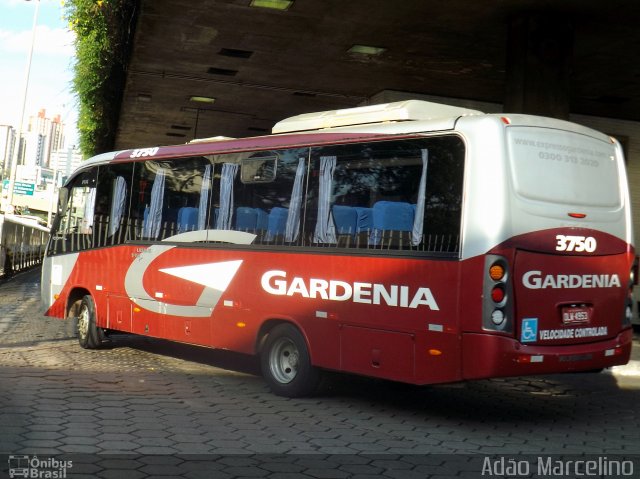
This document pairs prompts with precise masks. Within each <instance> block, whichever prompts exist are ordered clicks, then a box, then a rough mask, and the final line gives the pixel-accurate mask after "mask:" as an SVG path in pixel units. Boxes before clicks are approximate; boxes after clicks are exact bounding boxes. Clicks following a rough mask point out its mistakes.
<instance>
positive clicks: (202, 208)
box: [198, 165, 211, 230]
mask: <svg viewBox="0 0 640 479" xmlns="http://www.w3.org/2000/svg"><path fill="white" fill-rule="evenodd" d="M210 190H211V165H207V166H206V168H205V169H204V176H203V177H202V186H201V187H200V203H199V204H198V229H199V230H203V229H205V227H206V226H207V207H208V206H209V191H210Z"/></svg>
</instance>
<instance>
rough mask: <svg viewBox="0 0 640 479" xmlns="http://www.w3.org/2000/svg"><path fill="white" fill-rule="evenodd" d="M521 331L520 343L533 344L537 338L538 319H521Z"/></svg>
mask: <svg viewBox="0 0 640 479" xmlns="http://www.w3.org/2000/svg"><path fill="white" fill-rule="evenodd" d="M521 331H522V332H521V334H520V342H521V343H533V342H534V341H535V340H536V338H537V337H538V318H525V319H523V320H522V330H521Z"/></svg>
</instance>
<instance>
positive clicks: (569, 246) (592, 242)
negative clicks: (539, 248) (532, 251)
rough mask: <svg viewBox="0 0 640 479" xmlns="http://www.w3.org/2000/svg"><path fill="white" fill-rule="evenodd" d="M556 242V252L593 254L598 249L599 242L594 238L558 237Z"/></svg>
mask: <svg viewBox="0 0 640 479" xmlns="http://www.w3.org/2000/svg"><path fill="white" fill-rule="evenodd" d="M556 241H557V243H556V251H575V252H577V253H581V252H583V251H586V252H587V253H593V252H594V251H595V250H596V248H597V247H598V242H597V241H596V239H595V238H594V237H592V236H569V235H556Z"/></svg>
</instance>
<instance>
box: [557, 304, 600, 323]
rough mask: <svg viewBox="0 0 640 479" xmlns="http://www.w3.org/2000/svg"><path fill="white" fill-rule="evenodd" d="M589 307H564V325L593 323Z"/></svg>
mask: <svg viewBox="0 0 640 479" xmlns="http://www.w3.org/2000/svg"><path fill="white" fill-rule="evenodd" d="M592 309H593V308H591V307H589V306H563V307H562V310H561V311H562V322H563V324H582V323H588V322H589V321H591V310H592Z"/></svg>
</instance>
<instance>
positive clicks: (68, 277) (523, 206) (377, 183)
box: [42, 100, 634, 397]
mask: <svg viewBox="0 0 640 479" xmlns="http://www.w3.org/2000/svg"><path fill="white" fill-rule="evenodd" d="M273 133H274V134H272V135H269V136H263V137H252V138H246V139H228V138H227V139H221V138H215V139H211V140H210V141H203V140H199V141H197V142H192V143H190V144H185V145H176V146H166V147H164V146H163V147H151V148H142V149H134V150H126V151H119V152H114V153H109V154H103V155H100V156H98V157H96V158H93V159H91V160H89V161H87V162H86V163H84V164H83V165H82V166H81V167H80V168H79V169H78V170H77V171H76V172H75V173H74V174H73V175H72V176H71V177H70V178H69V180H68V182H67V183H66V185H65V187H64V188H63V189H62V191H61V194H60V203H59V206H58V214H57V216H56V221H55V222H54V225H53V228H52V234H51V239H50V241H49V244H48V247H47V252H46V257H45V260H44V263H43V269H42V299H43V302H44V305H45V307H46V315H48V316H52V317H56V318H62V319H67V320H77V325H78V326H77V329H78V339H79V342H80V345H81V346H82V347H84V348H97V347H99V346H100V345H101V344H102V342H103V341H104V338H105V335H106V334H108V333H109V332H110V331H125V332H131V333H135V334H141V335H148V336H153V337H158V338H166V339H170V340H175V341H181V342H185V343H191V344H195V345H201V346H207V347H212V348H221V349H227V350H232V351H237V352H241V353H246V354H255V355H259V357H260V363H261V367H262V372H263V375H264V377H265V379H266V381H267V382H268V383H269V385H270V387H271V389H272V390H273V391H274V392H275V393H276V394H279V395H284V396H289V397H296V396H303V395H309V394H311V393H312V392H313V391H314V390H315V387H316V385H317V383H318V379H319V377H320V372H321V371H322V370H331V371H341V372H346V373H353V374H359V375H366V376H372V377H378V378H385V379H390V380H395V381H403V382H407V383H413V384H419V385H420V384H430V383H442V382H453V381H461V380H469V379H479V378H491V377H498V376H520V375H531V374H543V373H558V372H569V371H590V370H599V369H602V368H606V367H610V366H614V365H620V364H625V363H626V362H627V361H628V360H629V356H630V351H631V342H632V329H631V323H630V320H631V298H632V296H631V295H632V288H633V283H634V281H633V275H632V266H633V260H634V248H633V237H632V228H631V212H630V206H629V194H628V188H627V179H626V173H625V166H624V158H623V155H622V150H621V148H620V145H619V143H618V142H617V141H616V140H615V139H613V138H610V137H608V136H606V135H604V134H601V133H599V132H596V131H594V130H591V129H588V128H585V127H583V126H580V125H576V124H573V123H568V122H565V121H560V120H556V119H550V118H543V117H537V116H527V115H521V114H513V115H511V114H510V115H506V114H503V115H494V114H483V113H481V112H478V111H474V110H468V109H463V108H458V107H453V106H448V105H440V104H434V103H427V102H422V101H417V100H409V101H404V102H398V103H390V104H383V105H372V106H367V107H361V108H354V109H346V110H337V111H329V112H321V113H312V114H305V115H299V116H296V117H292V118H289V119H286V120H283V121H281V122H280V123H278V124H276V125H275V127H274V129H273Z"/></svg>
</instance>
